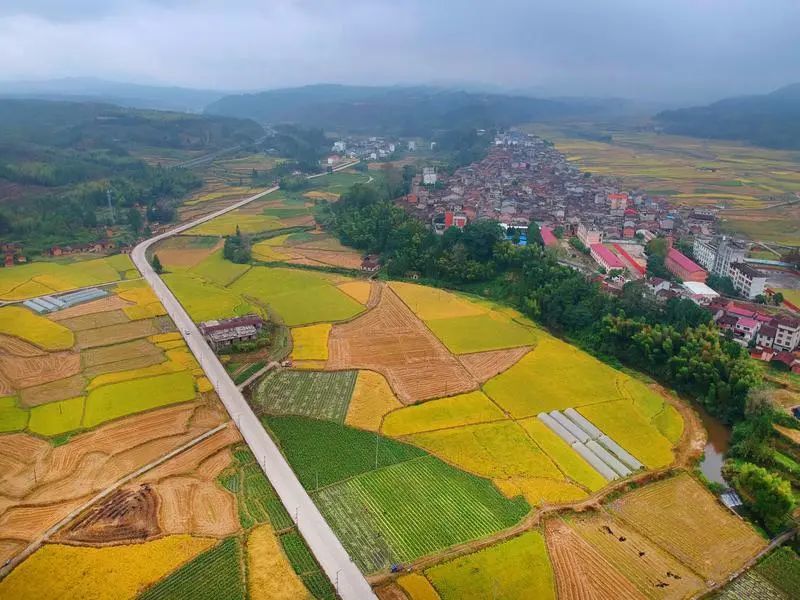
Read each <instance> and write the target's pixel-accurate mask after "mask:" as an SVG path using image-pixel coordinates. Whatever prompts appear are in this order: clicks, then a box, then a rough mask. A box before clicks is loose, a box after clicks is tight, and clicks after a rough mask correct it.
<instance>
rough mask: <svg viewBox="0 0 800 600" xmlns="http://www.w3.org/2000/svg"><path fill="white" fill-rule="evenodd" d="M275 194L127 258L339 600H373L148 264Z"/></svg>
mask: <svg viewBox="0 0 800 600" xmlns="http://www.w3.org/2000/svg"><path fill="white" fill-rule="evenodd" d="M347 166H350V165H343V166H342V167H341V168H346V167H347ZM277 189H278V186H275V187H272V188H269V189H267V190H264V191H263V192H260V193H258V194H256V195H254V196H250V197H249V198H245V199H244V200H241V201H240V202H237V203H235V204H233V205H231V206H228V207H226V208H224V209H222V210H218V211H216V212H214V213H211V214H209V215H205V216H203V217H200V218H199V219H196V220H194V221H192V222H190V223H186V224H184V225H180V226H178V227H176V228H175V229H172V230H170V231H167V232H165V233H162V234H160V235H157V236H155V237H152V238H150V239H149V240H145V241H144V242H141V243H140V244H139V245H138V246H136V248H134V250H133V252H132V253H131V258H132V259H133V262H134V264H135V265H136V267H137V268H138V269H139V271H140V272H141V273H142V276H143V277H144V278H145V279H146V280H147V282H148V283H149V284H150V286H151V287H152V288H153V290H154V291H155V293H156V295H157V296H158V298H159V300H161V303H162V304H163V305H164V308H166V310H167V312H168V313H169V315H170V316H171V317H172V319H173V321H175V325H176V326H177V327H178V329H179V330H180V331H181V333H182V334H183V337H184V338H185V339H186V343H187V344H188V346H189V348H190V349H191V350H192V353H193V354H194V355H195V357H196V358H197V360H198V362H199V363H200V366H201V367H202V368H203V370H204V371H205V373H206V375H207V377H208V379H209V380H210V381H211V383H212V384H213V385H214V388H215V389H216V391H217V394H218V395H219V397H220V400H221V401H222V403H223V404H224V405H225V408H226V409H227V410H228V413H229V414H230V416H231V418H232V419H233V421H234V422H235V423H236V426H237V427H238V429H239V432H240V433H241V435H242V437H243V438H244V440H245V442H246V443H247V445H248V446H249V447H250V450H251V451H252V452H253V454H254V455H255V457H256V460H257V461H258V463H259V464H260V465H261V468H262V469H263V470H264V473H265V474H266V475H267V478H268V479H269V481H270V483H272V486H273V487H274V488H275V491H276V492H277V493H278V496H279V497H280V499H281V502H283V505H284V506H285V507H286V510H287V511H288V512H289V514H290V515H291V517H292V519H293V520H294V521H295V523H296V524H297V527H298V529H299V530H300V533H301V534H302V535H303V537H304V538H305V540H306V542H307V543H308V545H309V547H310V548H311V551H312V552H313V553H314V556H315V557H316V558H317V561H318V562H319V564H320V565H321V566H322V568H323V570H324V571H325V573H326V574H327V576H328V578H329V579H330V580H331V582H333V583H334V585H335V586H336V587H337V591H338V594H339V596H340V597H341V598H343V599H345V600H350V599H354V600H355V599H362V598H376V596H375V594H374V593H373V591H372V588H371V587H370V585H369V583H367V580H366V579H365V578H364V576H363V575H362V574H361V571H359V570H358V567H356V565H355V564H354V563H353V561H352V560H350V556H349V555H348V554H347V551H346V550H345V549H344V546H342V544H341V542H340V541H339V539H338V538H337V537H336V535H335V534H334V533H333V530H332V529H331V528H330V527H329V526H328V523H327V522H326V521H325V518H324V517H323V516H322V513H320V512H319V510H318V509H317V507H316V505H315V504H314V502H313V500H311V497H310V496H309V495H308V493H306V491H305V489H304V488H303V486H302V485H301V484H300V481H298V479H297V476H296V475H295V474H294V471H292V468H291V467H290V466H289V463H288V462H286V459H285V458H284V457H283V455H282V454H281V452H280V450H279V449H278V447H277V446H276V445H275V443H274V442H273V441H272V438H270V437H269V435H267V432H266V431H265V430H264V428H263V427H262V425H261V423H260V422H259V420H258V418H257V417H256V415H255V413H253V411H252V409H251V408H250V405H249V404H247V401H246V400H245V399H244V396H242V393H241V392H240V391H239V389H238V388H237V387H236V385H235V384H234V383H233V381H232V380H231V378H230V377H229V376H228V373H227V372H226V371H225V369H224V367H223V366H222V363H220V362H219V360H218V359H217V357H216V355H215V354H214V352H213V351H212V350H211V348H209V346H208V345H207V344H206V342H205V340H204V339H203V337H202V336H201V335H200V332H199V331H198V329H197V327H196V326H195V324H194V322H193V321H192V319H191V318H190V317H189V314H188V313H187V312H186V310H185V309H184V308H183V306H181V304H180V302H178V300H177V298H175V296H174V295H173V294H172V292H171V291H170V290H169V288H168V287H167V286H166V284H165V283H164V282H163V281H162V280H161V278H160V277H159V276H158V275H157V274H156V272H155V271H154V270H153V268H152V267H151V266H150V263H149V262H148V261H147V256H146V254H147V250H148V249H149V248H150V247H151V246H152V245H153V244H155V243H156V242H159V241H161V240H164V239H166V238H168V237H171V236H173V235H176V234H179V233H181V232H183V231H186V230H187V229H190V228H191V227H194V226H196V225H199V224H200V223H204V222H206V221H210V220H211V219H214V218H216V217H218V216H220V215H222V214H225V213H227V212H230V211H232V210H234V209H236V208H239V207H241V206H244V205H245V204H248V203H249V202H252V201H253V200H256V199H258V198H261V197H262V196H265V195H266V194H269V193H270V192H273V191H275V190H277Z"/></svg>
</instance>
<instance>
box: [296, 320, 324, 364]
mask: <svg viewBox="0 0 800 600" xmlns="http://www.w3.org/2000/svg"><path fill="white" fill-rule="evenodd" d="M330 333H331V324H330V323H320V324H318V325H308V326H306V327H295V328H294V329H292V358H293V359H294V360H328V336H329V335H330Z"/></svg>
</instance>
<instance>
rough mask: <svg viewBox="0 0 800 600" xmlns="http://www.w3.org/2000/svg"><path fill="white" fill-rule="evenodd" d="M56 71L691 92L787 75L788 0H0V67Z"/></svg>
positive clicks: (227, 84)
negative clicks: (490, 0)
mask: <svg viewBox="0 0 800 600" xmlns="http://www.w3.org/2000/svg"><path fill="white" fill-rule="evenodd" d="M61 77H99V78H104V79H111V80H116V81H125V82H137V83H148V84H169V85H179V86H186V87H196V88H205V89H226V90H257V89H270V88H279V87H289V86H296V85H304V84H310V83H350V84H362V85H363V84H368V85H369V84H374V85H384V84H409V83H415V84H416V83H436V84H455V85H467V84H469V85H477V84H480V85H482V86H486V88H487V89H493V88H496V89H498V90H501V89H502V90H518V91H526V92H528V93H533V94H537V95H543V96H558V95H581V96H615V97H628V98H640V99H649V100H675V101H695V102H700V101H708V100H714V99H718V98H720V97H725V96H729V95H736V94H742V93H764V92H768V91H771V90H772V89H775V88H778V87H781V86H783V85H786V84H788V83H793V82H797V81H800V1H798V0H559V1H550V0H548V1H540V0H527V1H526V0H495V1H494V2H487V1H485V0H483V1H480V2H478V1H472V0H467V1H463V0H462V1H455V0H344V1H342V0H337V1H333V0H224V1H220V0H2V1H0V79H2V80H6V81H10V80H38V79H50V78H61Z"/></svg>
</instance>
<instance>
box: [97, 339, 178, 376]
mask: <svg viewBox="0 0 800 600" xmlns="http://www.w3.org/2000/svg"><path fill="white" fill-rule="evenodd" d="M113 348H114V346H110V347H109V349H113ZM102 349H103V348H100V350H102ZM162 362H164V355H163V354H161V353H160V352H150V353H147V354H142V355H141V356H137V357H135V358H128V359H125V360H122V361H115V362H110V363H105V364H102V365H95V366H93V367H87V368H85V369H84V370H83V374H84V376H85V377H87V378H89V379H91V378H93V377H97V376H98V375H102V374H103V373H114V372H116V371H127V370H129V369H141V368H144V367H149V366H152V365H157V364H159V363H162Z"/></svg>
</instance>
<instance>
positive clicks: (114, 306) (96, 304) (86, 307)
mask: <svg viewBox="0 0 800 600" xmlns="http://www.w3.org/2000/svg"><path fill="white" fill-rule="evenodd" d="M126 306H131V303H130V302H128V301H126V300H123V299H122V298H120V297H119V296H108V297H106V298H100V299H99V300H92V301H91V302H87V303H86V304H78V305H77V306H71V307H70V308H65V309H64V310H59V311H58V312H54V313H52V314H50V315H47V318H48V319H50V320H51V321H64V320H65V319H72V318H75V317H82V316H84V315H93V314H96V313H103V312H108V311H112V310H119V309H121V308H125V307H126Z"/></svg>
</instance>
